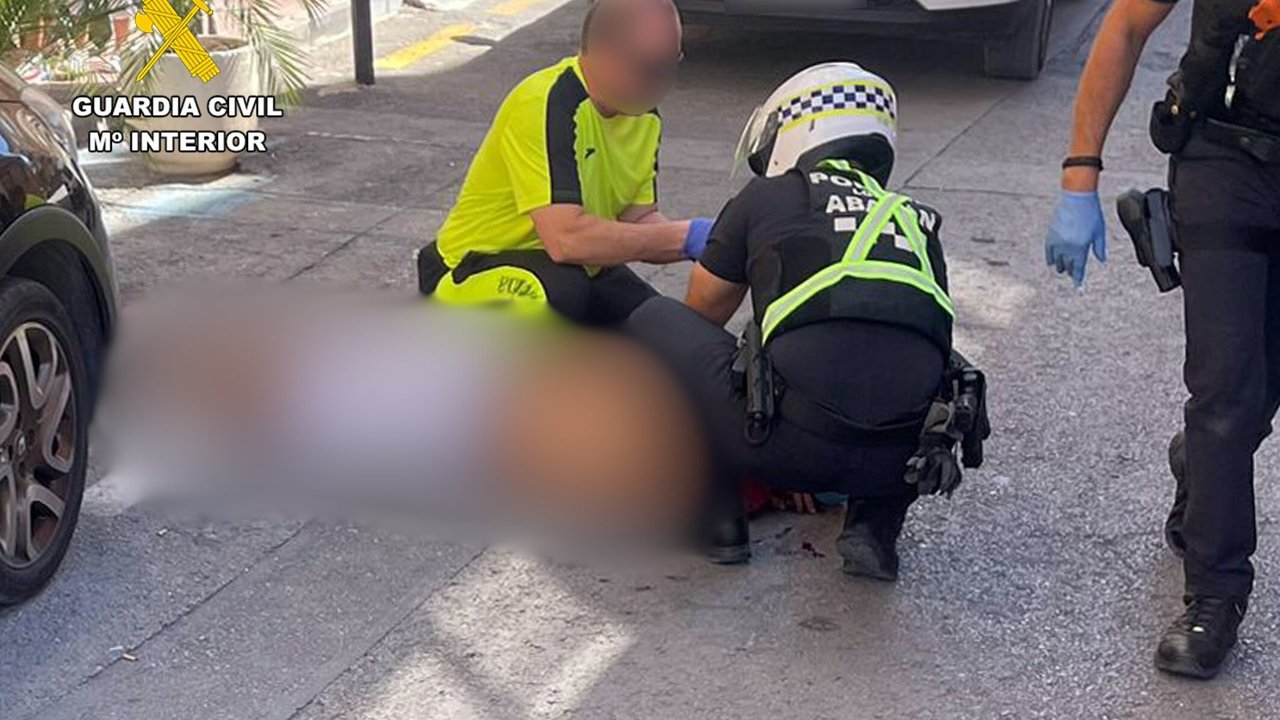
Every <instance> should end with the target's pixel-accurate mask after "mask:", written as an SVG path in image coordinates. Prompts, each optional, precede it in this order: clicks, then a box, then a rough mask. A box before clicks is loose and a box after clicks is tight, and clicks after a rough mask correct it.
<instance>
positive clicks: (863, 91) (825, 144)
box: [734, 62, 898, 182]
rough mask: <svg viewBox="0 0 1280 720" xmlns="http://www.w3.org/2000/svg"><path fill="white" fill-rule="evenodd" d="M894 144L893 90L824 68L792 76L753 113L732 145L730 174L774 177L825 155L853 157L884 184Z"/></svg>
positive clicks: (842, 68) (846, 70)
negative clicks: (745, 169)
mask: <svg viewBox="0 0 1280 720" xmlns="http://www.w3.org/2000/svg"><path fill="white" fill-rule="evenodd" d="M897 146H898V100H897V97H896V96H895V94H894V92H893V87H892V86H890V85H889V83H888V82H886V81H885V80H884V79H883V78H881V77H880V76H878V75H876V74H874V73H871V72H867V71H866V70H863V69H862V68H861V67H859V66H858V65H855V64H853V63H846V62H834V63H823V64H821V65H815V66H813V67H811V68H808V69H806V70H801V71H800V72H798V73H796V74H795V75H793V76H792V77H791V79H789V80H787V81H786V82H784V83H782V85H781V86H780V87H779V88H778V89H777V90H775V91H774V92H773V94H772V95H770V96H769V99H768V100H766V101H765V103H764V104H763V105H761V106H760V107H758V108H756V111H755V113H754V114H753V115H752V116H751V119H750V120H749V121H748V122H747V127H746V128H745V129H744V130H743V132H742V140H741V141H739V143H738V151H737V153H736V157H735V158H734V170H735V172H736V171H737V169H738V168H739V167H741V166H742V164H743V163H746V164H747V165H748V166H750V167H751V169H752V170H753V171H754V172H755V173H756V174H757V175H763V176H765V177H776V176H778V175H782V174H783V173H785V172H787V171H788V170H791V169H792V168H795V167H797V166H799V165H800V164H801V161H802V159H803V160H804V161H805V162H817V161H819V160H824V159H826V158H829V157H830V158H838V159H844V160H856V161H858V164H859V165H860V166H861V167H862V169H863V170H865V171H866V172H868V173H870V174H871V175H873V176H876V178H877V179H878V180H880V181H881V182H887V181H888V177H889V171H890V170H892V168H893V157H894V152H895V150H896V149H897ZM818 151H821V152H818ZM817 155H822V157H817ZM806 156H809V157H806Z"/></svg>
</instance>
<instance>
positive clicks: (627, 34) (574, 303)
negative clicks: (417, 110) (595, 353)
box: [417, 0, 711, 325]
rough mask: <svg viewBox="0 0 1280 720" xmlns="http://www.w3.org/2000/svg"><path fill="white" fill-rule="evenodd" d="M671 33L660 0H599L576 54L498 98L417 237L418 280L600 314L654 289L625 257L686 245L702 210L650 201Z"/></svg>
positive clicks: (433, 290)
mask: <svg viewBox="0 0 1280 720" xmlns="http://www.w3.org/2000/svg"><path fill="white" fill-rule="evenodd" d="M680 42H681V30H680V18H679V16H678V14H677V13H676V9H675V6H674V5H672V4H671V1H670V0H597V2H595V3H594V4H593V5H592V6H591V8H590V9H589V10H588V12H587V17H586V20H585V21H584V22H583V28H582V44H581V49H580V52H579V54H578V55H576V56H574V57H569V58H565V59H564V60H561V61H560V62H559V63H556V64H555V65H553V66H551V67H549V68H546V69H544V70H539V71H538V72H536V73H534V74H532V75H530V76H529V77H527V78H525V79H524V80H523V81H522V82H521V83H520V84H519V85H517V86H516V88H515V89H514V90H512V91H511V93H510V94H509V95H508V96H507V98H506V99H505V100H504V101H503V103H502V106H501V108H499V110H498V114H497V117H496V118H494V121H493V126H492V127H491V128H490V130H489V133H488V135H486V136H485V139H484V142H483V143H482V144H481V145H480V149H479V151H478V152H477V153H476V156H475V159H474V160H473V161H472V163H471V168H470V169H469V171H468V172H467V177H466V180H465V181H464V182H463V185H462V191H461V193H460V194H459V196H458V200H457V203H456V204H455V205H454V207H453V209H452V210H451V211H450V212H449V216H448V218H447V219H446V220H445V222H444V225H443V226H442V227H441V228H440V232H439V235H438V236H437V239H436V242H434V243H431V244H429V245H427V246H426V247H425V248H423V249H421V250H420V251H418V255H417V264H418V283H419V289H420V290H421V292H422V293H423V294H426V295H434V297H435V298H436V299H438V300H440V301H442V302H447V303H455V304H493V303H515V304H526V305H527V304H532V305H533V306H535V307H542V306H545V305H550V306H551V308H552V309H553V310H555V311H556V312H557V313H559V314H560V315H562V316H565V317H567V318H569V319H571V320H575V321H579V322H585V323H590V324H602V325H608V324H613V323H616V322H619V321H621V320H622V319H624V318H626V316H627V315H629V314H630V313H631V311H632V310H634V309H635V308H636V306H638V305H639V304H640V303H642V302H644V301H645V300H646V299H648V298H650V297H652V296H653V295H654V294H655V291H654V290H653V288H651V287H650V286H649V285H648V283H646V282H644V281H643V280H641V279H640V278H639V277H638V276H636V274H635V273H633V272H632V271H631V270H629V269H628V268H627V267H626V266H625V263H628V262H633V261H642V262H650V263H671V262H677V261H680V260H685V259H688V258H693V257H697V256H698V255H699V254H700V253H701V251H702V248H703V246H704V245H705V244H706V238H707V233H708V231H709V230H710V229H711V221H710V220H709V219H699V220H693V221H684V222H671V221H669V220H667V219H666V218H665V217H663V215H662V213H661V212H659V210H658V205H657V201H658V195H657V173H658V142H659V137H660V135H661V132H662V121H661V120H660V119H659V117H658V112H657V110H656V109H655V108H656V107H657V105H658V103H659V101H661V100H662V98H663V97H664V96H666V94H667V92H668V91H669V90H670V89H671V87H672V85H673V83H674V80H675V76H676V68H677V66H678V64H679V62H680V58H681V52H680Z"/></svg>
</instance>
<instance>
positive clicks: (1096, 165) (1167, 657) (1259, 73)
mask: <svg viewBox="0 0 1280 720" xmlns="http://www.w3.org/2000/svg"><path fill="white" fill-rule="evenodd" d="M1175 1H1176V0H1169V1H1168V2H1163V1H1161V0H1119V2H1117V3H1116V5H1114V6H1113V8H1112V9H1111V10H1110V13H1109V17H1108V18H1107V20H1106V21H1105V22H1104V23H1103V25H1102V30H1101V31H1100V33H1099V36H1098V40H1097V41H1096V42H1095V44H1094V49H1093V51H1092V53H1091V54H1090V58H1089V63H1088V65H1087V66H1086V68H1085V72H1084V75H1083V77H1082V79H1081V83H1080V91H1079V93H1078V95H1077V99H1076V104H1077V112H1076V118H1077V123H1076V126H1075V128H1074V131H1073V141H1072V150H1071V155H1072V157H1069V158H1068V160H1067V161H1066V163H1064V168H1065V169H1064V174H1063V195H1062V199H1061V201H1060V202H1059V204H1058V209H1057V211H1056V214H1055V216H1054V221H1053V224H1052V226H1051V228H1050V232H1049V237H1048V242H1047V255H1048V260H1049V262H1050V264H1053V265H1056V267H1057V269H1058V270H1059V271H1060V272H1067V271H1069V272H1071V273H1072V275H1073V276H1074V277H1075V279H1076V282H1077V284H1079V283H1080V282H1081V281H1083V279H1084V272H1085V263H1086V261H1087V254H1088V252H1089V250H1090V249H1091V248H1092V249H1093V250H1094V252H1095V254H1096V255H1098V256H1099V258H1102V257H1104V256H1105V251H1101V248H1103V247H1105V229H1104V227H1103V216H1102V210H1101V205H1100V203H1099V201H1098V196H1097V191H1096V189H1097V186H1098V173H1099V171H1100V170H1101V160H1100V155H1101V153H1102V144H1103V141H1104V139H1105V137H1106V134H1107V130H1108V128H1109V127H1110V125H1111V122H1112V120H1113V119H1114V116H1115V110H1116V108H1117V107H1118V105H1119V104H1120V100H1121V99H1123V97H1124V94H1125V91H1126V89H1127V86H1128V82H1129V80H1128V79H1129V77H1130V76H1131V75H1132V73H1133V70H1134V68H1135V67H1136V66H1137V63H1138V58H1139V56H1140V54H1141V51H1142V47H1143V45H1144V43H1145V42H1146V40H1147V38H1148V37H1149V36H1150V35H1151V33H1152V32H1153V31H1154V30H1155V28H1156V27H1157V26H1158V25H1159V24H1160V23H1161V22H1162V21H1163V20H1164V19H1165V18H1166V17H1167V16H1168V14H1169V12H1170V10H1171V8H1172V6H1173V2H1175ZM1277 26H1280V0H1262V1H1261V2H1258V1H1257V0H1195V8H1194V13H1193V18H1192V31H1191V43H1190V46H1189V47H1188V50H1187V53H1186V55H1185V56H1184V57H1183V58H1182V61H1181V63H1180V65H1179V68H1178V71H1177V72H1176V73H1175V74H1174V75H1173V76H1172V77H1171V78H1170V79H1169V92H1168V94H1167V96H1166V98H1165V99H1164V101H1162V102H1161V103H1159V104H1157V105H1156V107H1155V111H1154V112H1153V115H1152V122H1151V130H1152V137H1153V140H1154V141H1155V144H1156V145H1157V147H1159V148H1160V149H1161V150H1162V151H1164V152H1166V153H1169V154H1170V155H1171V160H1170V170H1169V175H1170V193H1169V206H1170V209H1171V212H1170V213H1169V217H1170V218H1171V224H1172V229H1173V236H1174V239H1175V240H1176V244H1177V246H1178V249H1179V253H1180V261H1181V262H1180V267H1179V268H1177V269H1176V270H1177V271H1176V272H1175V271H1174V268H1173V267H1172V260H1171V258H1166V259H1165V260H1164V261H1163V262H1157V261H1156V260H1155V258H1156V256H1157V255H1158V253H1145V252H1144V245H1152V244H1153V243H1152V240H1153V239H1158V236H1159V235H1160V232H1159V225H1160V223H1158V222H1156V223H1152V222H1150V221H1151V219H1153V218H1157V219H1158V218H1159V216H1161V215H1162V214H1163V211H1161V210H1160V209H1159V208H1155V209H1152V207H1151V203H1150V202H1148V203H1147V208H1146V210H1145V211H1141V212H1139V210H1141V207H1140V206H1139V204H1138V203H1135V202H1132V201H1131V200H1128V199H1126V200H1122V202H1121V212H1122V218H1123V219H1124V220H1125V224H1126V227H1127V228H1128V229H1129V230H1130V232H1131V233H1132V234H1133V235H1134V239H1135V243H1136V244H1137V245H1138V247H1139V256H1140V258H1143V261H1144V264H1148V265H1150V266H1152V269H1153V270H1154V271H1156V277H1157V281H1158V282H1160V284H1161V289H1172V287H1174V286H1176V284H1177V282H1178V281H1179V280H1180V282H1181V284H1182V287H1183V298H1184V303H1185V308H1186V332H1187V351H1186V364H1185V369H1184V376H1185V378H1186V383H1187V389H1188V390H1189V391H1190V394H1191V398H1190V400H1188V401H1187V404H1186V411H1185V431H1184V434H1179V436H1178V437H1176V438H1175V440H1174V442H1173V444H1172V447H1171V452H1170V454H1171V460H1172V465H1173V468H1174V475H1175V477H1176V478H1177V480H1178V482H1177V490H1176V496H1175V501H1174V505H1173V509H1172V511H1171V513H1170V515H1169V518H1168V521H1167V524H1166V532H1167V537H1168V540H1169V543H1170V545H1171V546H1172V547H1173V549H1174V550H1175V552H1177V553H1178V554H1179V555H1181V556H1182V559H1183V570H1184V575H1185V581H1186V590H1185V594H1184V603H1185V609H1184V612H1183V613H1182V615H1181V616H1180V617H1179V618H1178V619H1177V620H1175V621H1174V622H1173V624H1172V625H1170V626H1169V628H1168V629H1167V630H1166V631H1165V633H1164V635H1163V636H1162V637H1161V639H1160V643H1159V645H1158V646H1157V649H1156V654H1155V664H1156V666H1157V667H1158V668H1160V669H1161V670H1164V671H1167V672H1171V673H1176V674H1179V675H1190V676H1193V677H1200V678H1208V677H1212V676H1214V675H1216V674H1217V673H1218V670H1219V668H1220V667H1221V666H1222V663H1223V661H1224V660H1225V659H1226V657H1227V655H1228V653H1229V652H1230V650H1231V648H1232V647H1233V646H1234V645H1235V644H1236V638H1237V630H1238V628H1239V626H1240V623H1241V621H1242V620H1243V619H1244V614H1245V610H1246V607H1247V605H1248V598H1249V595H1250V593H1251V592H1252V589H1253V565H1252V563H1251V561H1250V556H1251V555H1252V554H1253V552H1254V550H1255V549H1256V546H1257V528H1256V519H1255V513H1254V493H1253V455H1254V452H1255V451H1256V450H1257V448H1258V446H1259V444H1260V443H1261V442H1262V440H1263V438H1265V437H1266V436H1267V434H1269V432H1270V422H1271V420H1272V418H1273V417H1274V415H1275V412H1276V408H1277V405H1280V31H1276V30H1275V28H1276V27H1277ZM1131 197H1133V196H1131ZM1148 197H1152V195H1151V193H1148ZM1143 217H1146V218H1147V219H1148V222H1147V223H1145V224H1144V223H1142V222H1138V221H1139V220H1141V219H1142V218H1143ZM1164 244H1166V245H1167V244H1168V242H1167V240H1166V242H1165V243H1164ZM1154 245H1155V246H1157V247H1158V246H1159V245H1160V243H1155V244H1154ZM1166 255H1167V253H1166ZM1179 275H1180V276H1181V277H1180V278H1179ZM1184 439H1185V442H1184Z"/></svg>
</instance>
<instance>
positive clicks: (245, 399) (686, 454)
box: [98, 287, 707, 550]
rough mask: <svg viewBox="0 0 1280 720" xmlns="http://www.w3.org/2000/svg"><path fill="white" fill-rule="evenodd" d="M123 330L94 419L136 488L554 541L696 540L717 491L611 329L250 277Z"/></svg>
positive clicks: (661, 398) (149, 307) (643, 370)
mask: <svg viewBox="0 0 1280 720" xmlns="http://www.w3.org/2000/svg"><path fill="white" fill-rule="evenodd" d="M122 328H123V329H122V332H121V335H120V337H119V338H118V340H117V342H116V346H115V348H114V350H113V354H112V357H111V361H110V367H109V372H108V374H107V382H106V386H105V391H104V399H103V409H102V413H101V415H100V417H101V418H102V420H101V422H100V423H99V427H98V430H99V432H100V433H101V434H102V436H103V437H104V439H105V440H106V441H107V442H106V444H105V447H106V448H109V449H110V450H111V452H110V453H109V455H110V458H109V459H110V463H109V464H110V465H111V467H112V475H113V476H115V478H116V482H115V484H116V485H118V486H120V487H121V489H122V492H123V493H124V494H125V495H126V496H127V497H131V498H133V501H139V500H143V499H148V498H150V499H153V500H154V501H156V502H159V501H161V500H166V499H167V500H169V501H171V502H172V504H173V506H174V507H175V508H176V509H179V510H183V509H192V510H195V511H198V512H200V513H215V514H224V515H225V514H230V515H232V516H233V517H234V516H238V515H250V516H255V517H260V516H261V515H262V514H264V513H276V512H283V513H287V514H302V515H304V516H306V515H308V514H313V513H314V514H319V515H321V516H323V517H331V518H336V519H340V520H348V519H352V520H372V521H383V520H386V521H390V522H394V523H396V524H397V526H398V527H403V526H407V527H409V528H412V529H423V530H426V531H427V532H429V533H433V534H437V535H441V534H442V535H444V536H445V539H450V540H460V541H467V542H477V543H489V542H500V541H523V540H529V541H532V542H534V543H536V544H540V545H542V546H543V549H555V550H560V549H565V550H572V549H573V548H575V547H576V548H589V549H626V548H631V547H639V546H641V545H643V546H644V547H646V548H657V547H659V546H660V545H662V544H669V543H670V542H673V541H674V542H683V541H684V539H685V537H687V533H688V528H689V526H691V525H692V524H693V522H694V518H695V515H696V513H697V512H698V509H699V508H700V507H701V506H702V504H703V500H702V499H701V497H700V496H701V495H702V493H703V480H702V479H703V478H705V477H706V476H707V471H706V469H705V467H704V466H705V464H706V462H707V461H706V459H705V457H704V456H705V449H704V448H703V447H702V446H701V445H700V442H699V441H696V440H692V439H691V438H695V437H697V432H696V424H695V421H694V420H693V413H692V411H691V409H690V407H689V404H688V401H687V398H686V397H685V396H684V394H683V392H682V391H681V389H680V388H679V387H678V386H677V385H676V384H675V382H674V381H673V380H672V379H671V377H670V374H669V372H668V371H667V370H666V369H665V368H663V367H662V366H661V365H660V364H658V363H657V362H655V361H654V360H653V359H652V358H650V357H649V356H648V355H647V354H646V353H644V352H642V351H640V350H638V349H637V348H635V347H634V345H633V344H632V343H630V342H629V341H626V340H624V339H622V338H620V337H617V336H615V335H611V334H604V333H598V332H591V331H584V330H578V329H574V328H570V327H563V326H559V325H543V324H536V323H524V322H520V321H519V320H518V319H513V318H511V317H508V316H506V315H505V314H502V313H489V312H480V311H463V310H449V311H442V310H438V309H435V308H432V307H423V306H422V305H421V304H420V303H416V302H414V303H404V302H401V301H396V300H388V299H385V298H377V297H371V296H350V295H333V294H328V293H323V292H319V291H304V292H299V291H297V290H296V289H295V290H290V291H281V290H278V289H271V288H253V287H236V288H226V287H221V288H217V287H215V288H206V289H204V290H199V291H196V290H187V291H170V292H160V293H157V294H155V295H154V296H153V297H150V298H148V299H144V300H140V301H138V302H136V303H134V304H133V305H131V306H130V308H129V317H128V322H127V323H125V324H123V325H122ZM440 337H448V338H449V342H445V343H442V342H440V340H439V338H440ZM442 379H443V380H444V382H442ZM552 545H554V547H552Z"/></svg>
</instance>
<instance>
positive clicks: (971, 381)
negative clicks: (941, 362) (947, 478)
mask: <svg viewBox="0 0 1280 720" xmlns="http://www.w3.org/2000/svg"><path fill="white" fill-rule="evenodd" d="M944 389H945V390H949V391H950V393H951V403H952V406H953V408H954V410H953V423H954V425H955V429H956V430H957V431H959V433H960V435H961V438H960V451H961V464H962V465H963V466H964V467H966V468H979V467H982V463H983V460H984V451H983V443H985V442H986V440H987V439H988V438H990V437H991V419H990V417H989V416H988V415H987V376H986V373H984V372H982V371H981V370H979V369H978V368H976V367H974V365H973V363H971V362H969V360H968V359H966V358H965V356H963V355H961V354H960V353H959V352H958V351H956V350H952V351H951V358H950V360H949V361H948V363H947V382H946V383H945V388H944Z"/></svg>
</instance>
